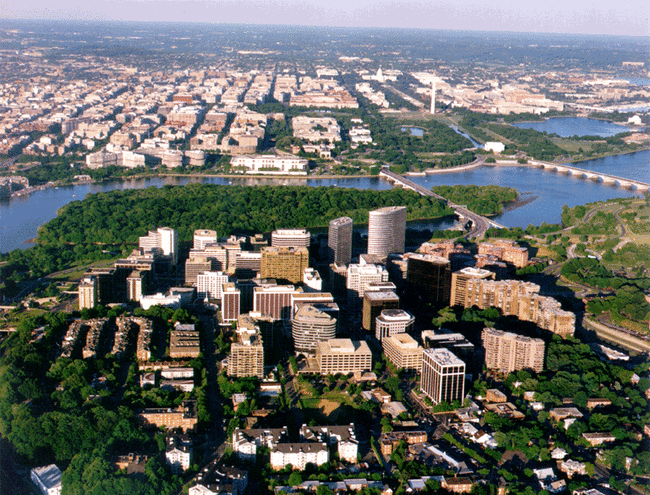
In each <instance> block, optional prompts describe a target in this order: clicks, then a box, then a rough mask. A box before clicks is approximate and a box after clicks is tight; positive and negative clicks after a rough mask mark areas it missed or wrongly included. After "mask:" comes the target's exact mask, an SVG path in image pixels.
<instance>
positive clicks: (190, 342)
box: [169, 322, 201, 358]
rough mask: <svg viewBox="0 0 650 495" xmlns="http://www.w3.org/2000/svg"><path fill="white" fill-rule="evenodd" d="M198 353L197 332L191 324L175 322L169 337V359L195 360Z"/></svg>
mask: <svg viewBox="0 0 650 495" xmlns="http://www.w3.org/2000/svg"><path fill="white" fill-rule="evenodd" d="M200 353H201V346H200V340H199V331H198V330H196V329H195V327H194V325H193V324H181V323H178V322H177V323H176V325H175V326H174V329H173V330H172V331H171V333H170V336H169V357H170V358H195V357H199V354H200Z"/></svg>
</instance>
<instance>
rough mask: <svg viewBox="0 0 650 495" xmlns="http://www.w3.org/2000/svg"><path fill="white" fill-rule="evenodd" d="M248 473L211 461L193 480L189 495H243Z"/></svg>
mask: <svg viewBox="0 0 650 495" xmlns="http://www.w3.org/2000/svg"><path fill="white" fill-rule="evenodd" d="M247 486H248V472H247V471H243V470H241V469H237V468H234V467H227V466H221V465H219V464H218V462H217V461H216V460H215V461H212V462H211V463H210V464H208V465H207V466H206V467H205V468H203V469H202V470H201V471H200V472H199V473H198V474H197V475H196V478H194V482H193V485H192V486H191V487H190V489H189V495H245V494H246V493H247V492H246V488H247Z"/></svg>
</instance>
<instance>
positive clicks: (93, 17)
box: [0, 0, 650, 36]
mask: <svg viewBox="0 0 650 495" xmlns="http://www.w3.org/2000/svg"><path fill="white" fill-rule="evenodd" d="M0 18H1V19H4V20H44V21H47V20H67V21H109V22H110V21H116V22H119V21H126V22H182V23H191V22H201V23H216V24H243V25H273V26H283V25H287V26H305V27H312V26H313V27H332V28H376V29H390V28H403V29H408V28H413V29H431V30H450V31H479V32H481V31H484V32H513V33H536V34H584V35H606V36H607V35H614V36H650V2H646V1H643V0H632V1H630V2H627V3H625V4H618V5H615V4H612V2H610V1H605V0H596V1H592V2H587V1H584V0H577V1H571V2H566V1H563V0H548V1H547V2H544V3H543V4H532V5H528V4H522V3H519V2H516V1H515V0H498V1H495V2H492V3H490V4H483V3H479V2H476V1H475V0H456V1H454V2H450V1H443V2H439V3H436V4H432V3H431V2H428V1H403V2H395V1H392V2H391V1H390V0H388V1H383V2H375V1H373V0H313V1H312V2H311V3H309V4H307V3H305V2H301V1H299V0H283V1H282V0H246V1H236V0H180V1H171V0H97V1H94V2H92V3H89V2H85V1H81V0H60V1H58V2H57V3H56V4H51V3H48V2H45V1H42V0H24V1H21V2H18V1H16V0H4V2H3V9H2V14H1V17H0Z"/></svg>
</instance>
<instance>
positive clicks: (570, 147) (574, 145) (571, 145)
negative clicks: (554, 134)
mask: <svg viewBox="0 0 650 495" xmlns="http://www.w3.org/2000/svg"><path fill="white" fill-rule="evenodd" d="M551 141H553V143H555V144H556V145H558V146H559V147H560V148H564V149H565V150H567V151H569V152H570V153H579V151H578V150H579V149H580V148H582V151H583V152H585V153H589V152H590V151H591V141H574V140H572V139H562V138H551Z"/></svg>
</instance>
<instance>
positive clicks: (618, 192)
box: [0, 151, 650, 252]
mask: <svg viewBox="0 0 650 495" xmlns="http://www.w3.org/2000/svg"><path fill="white" fill-rule="evenodd" d="M576 166H577V167H579V168H583V169H587V170H592V171H595V172H603V173H608V174H611V175H616V176H620V177H625V178H630V179H637V180H641V181H644V182H650V151H642V152H639V153H634V154H629V155H620V156H613V157H607V158H601V159H598V160H589V161H585V162H580V163H577V164H576ZM411 179H412V180H413V181H414V182H416V183H418V184H420V185H422V186H424V187H426V188H431V187H433V186H435V185H456V184H476V185H486V184H495V185H499V186H509V187H514V188H515V189H517V190H518V191H519V193H520V194H521V199H523V200H526V201H528V202H527V203H526V204H524V205H523V206H520V207H518V208H515V209H512V210H510V211H506V212H504V213H503V214H502V215H500V216H498V217H496V218H495V220H496V221H497V222H499V223H501V224H503V225H506V226H507V227H527V226H528V225H530V224H534V225H539V224H541V223H542V222H546V223H559V222H560V217H561V213H562V206H563V205H565V204H566V205H568V206H577V205H581V204H585V203H589V202H592V201H602V200H607V199H611V198H618V197H627V196H637V195H639V194H640V193H639V192H636V191H630V190H626V189H622V188H619V187H614V186H611V185H605V184H602V183H599V182H593V181H589V180H584V179H578V178H575V177H572V176H566V175H561V174H555V173H552V172H545V171H543V170H540V169H537V168H532V167H525V166H483V167H480V168H476V169H473V170H466V171H461V172H447V173H441V174H434V175H429V176H426V177H411ZM190 182H205V183H211V184H223V185H228V184H233V185H246V186H254V185H305V184H306V185H308V186H335V187H352V188H358V189H376V190H382V189H390V188H391V185H390V184H389V183H388V182H386V181H384V180H381V179H379V178H371V177H357V178H349V179H316V178H314V179H306V180H305V179H253V178H241V179H239V178H236V179H228V178H220V177H209V178H193V177H155V178H150V179H140V180H128V181H116V182H111V183H107V184H82V185H76V186H64V187H59V188H50V189H44V190H41V191H36V192H34V193H32V194H30V195H28V196H23V197H19V198H14V199H12V200H10V201H6V202H2V203H0V252H8V251H11V250H13V249H17V248H18V249H24V248H27V247H29V246H30V245H31V244H29V243H28V242H26V241H28V240H29V239H32V238H34V237H36V233H37V229H38V227H39V226H41V225H43V224H44V223H46V222H47V221H49V220H51V219H52V218H54V217H55V216H56V212H57V210H58V209H59V208H61V207H62V206H64V205H66V204H67V203H69V202H71V201H75V200H81V199H83V198H84V197H85V196H86V194H89V193H96V192H100V191H110V190H114V189H141V188H146V187H152V186H153V187H160V186H163V185H182V184H188V183H190ZM411 226H412V227H417V228H430V229H431V230H434V229H441V228H447V227H449V223H448V222H432V223H430V224H426V223H424V224H423V223H418V224H416V225H411Z"/></svg>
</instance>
